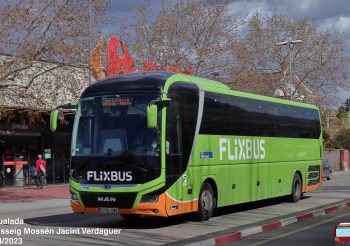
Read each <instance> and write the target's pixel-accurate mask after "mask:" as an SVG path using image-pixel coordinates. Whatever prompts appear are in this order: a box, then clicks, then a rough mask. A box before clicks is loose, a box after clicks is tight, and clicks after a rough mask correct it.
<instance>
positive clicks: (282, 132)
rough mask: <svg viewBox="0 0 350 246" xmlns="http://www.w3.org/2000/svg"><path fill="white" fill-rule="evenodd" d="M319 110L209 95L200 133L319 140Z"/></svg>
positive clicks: (205, 103) (205, 102) (207, 94)
mask: <svg viewBox="0 0 350 246" xmlns="http://www.w3.org/2000/svg"><path fill="white" fill-rule="evenodd" d="M319 121H320V119H319V114H318V111H317V110H315V109H308V108H302V107H296V106H292V105H285V104H278V103H272V102H265V101H260V100H255V99H249V98H242V97H236V96H229V95H222V94H216V93H210V92H207V93H206V96H205V101H204V111H203V118H202V124H201V129H200V133H202V134H214V135H238V136H266V137H288V138H319V136H320V132H321V128H320V122H319Z"/></svg>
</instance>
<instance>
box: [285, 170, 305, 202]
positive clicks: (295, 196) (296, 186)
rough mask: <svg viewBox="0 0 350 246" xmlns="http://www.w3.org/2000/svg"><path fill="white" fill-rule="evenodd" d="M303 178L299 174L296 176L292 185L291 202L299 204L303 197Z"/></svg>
mask: <svg viewBox="0 0 350 246" xmlns="http://www.w3.org/2000/svg"><path fill="white" fill-rule="evenodd" d="M301 189H302V188H301V178H300V175H299V174H297V173H296V174H294V178H293V183H292V193H291V194H290V196H289V199H288V200H289V201H290V202H298V201H299V200H300V198H301V196H302V191H301Z"/></svg>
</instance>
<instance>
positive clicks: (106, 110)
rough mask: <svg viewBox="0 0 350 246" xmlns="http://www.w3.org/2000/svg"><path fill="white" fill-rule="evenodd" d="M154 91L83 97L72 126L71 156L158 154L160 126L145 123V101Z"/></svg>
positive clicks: (150, 98)
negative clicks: (154, 126) (149, 93)
mask: <svg viewBox="0 0 350 246" xmlns="http://www.w3.org/2000/svg"><path fill="white" fill-rule="evenodd" d="M156 98H157V95H109V96H96V97H89V98H82V99H81V101H80V104H79V106H78V110H77V114H76V120H75V122H74V127H73V138H72V156H76V157H78V156H86V157H88V156H89V157H92V156H104V157H121V156H134V157H136V156H137V157H146V159H148V158H147V157H152V156H158V155H159V148H160V145H159V130H158V129H149V128H148V127H147V113H146V112H147V110H146V108H147V105H148V104H149V103H150V102H151V101H152V100H154V99H156Z"/></svg>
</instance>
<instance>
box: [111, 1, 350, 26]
mask: <svg viewBox="0 0 350 246" xmlns="http://www.w3.org/2000/svg"><path fill="white" fill-rule="evenodd" d="M142 2H143V0H128V1H124V0H111V13H110V14H111V17H112V18H113V17H119V18H123V19H124V20H125V21H128V20H130V21H131V20H132V11H131V10H130V7H131V6H132V5H137V4H141V3H142ZM160 3H161V0H152V1H151V5H152V6H154V8H157V6H159V5H160ZM228 3H229V12H230V14H232V15H233V16H234V17H239V18H245V17H247V16H250V15H251V14H252V13H254V12H255V11H257V10H258V11H260V12H261V13H262V14H264V15H273V14H279V13H284V14H287V15H288V16H290V17H292V18H298V19H301V18H304V17H307V18H309V19H312V20H315V21H316V23H317V24H318V25H319V27H320V29H321V30H327V29H331V30H332V29H335V30H337V31H339V32H348V33H350V1H349V0H269V1H267V0H260V1H259V0H246V1H243V0H231V1H228ZM113 26H114V28H115V25H113V24H110V25H108V26H106V30H105V33H108V32H110V31H112V32H113Z"/></svg>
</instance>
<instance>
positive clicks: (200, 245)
mask: <svg viewBox="0 0 350 246" xmlns="http://www.w3.org/2000/svg"><path fill="white" fill-rule="evenodd" d="M346 208H350V202H348V203H340V204H337V205H334V206H331V207H326V208H322V209H318V210H315V211H312V212H309V213H306V214H302V215H298V216H293V217H289V218H286V219H283V220H277V221H274V222H271V223H268V224H263V225H259V226H254V227H250V228H247V229H243V230H241V231H238V232H233V233H229V234H226V235H222V236H217V237H214V238H209V239H206V240H202V241H198V242H195V243H190V244H187V246H213V245H215V246H216V245H225V244H227V243H230V242H233V241H235V240H239V239H242V238H244V237H247V236H250V235H253V234H257V233H261V232H268V231H271V230H276V229H278V228H281V227H285V226H288V225H291V224H294V223H297V222H301V221H304V220H307V219H312V218H316V217H319V216H323V215H326V214H329V213H332V212H335V211H337V210H341V209H346Z"/></svg>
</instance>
